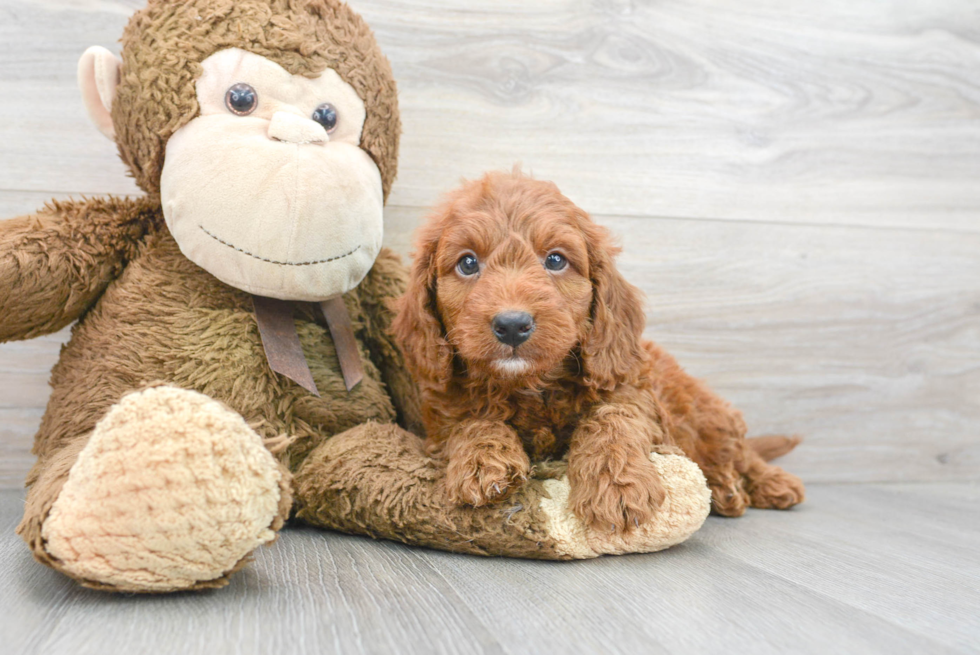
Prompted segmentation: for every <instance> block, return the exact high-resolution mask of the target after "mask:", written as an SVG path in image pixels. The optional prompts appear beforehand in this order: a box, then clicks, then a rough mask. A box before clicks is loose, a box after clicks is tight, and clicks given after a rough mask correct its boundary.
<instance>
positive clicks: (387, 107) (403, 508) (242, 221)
mask: <svg viewBox="0 0 980 655" xmlns="http://www.w3.org/2000/svg"><path fill="white" fill-rule="evenodd" d="M79 81H80V85H81V90H82V96H83V99H84V102H85V105H86V108H87V109H88V111H89V114H90V116H91V118H92V120H93V121H94V123H95V124H96V126H97V127H98V128H99V129H100V130H101V131H102V132H103V133H104V134H105V135H106V136H108V137H109V138H111V139H113V140H114V141H115V143H116V144H117V147H118V150H119V154H120V156H121V157H122V159H123V161H124V162H125V163H126V165H127V166H128V168H129V171H130V173H131V174H132V175H133V177H134V178H135V180H136V182H137V184H138V185H139V186H140V187H141V188H142V189H143V191H145V193H146V195H145V196H144V197H140V198H137V199H128V198H115V197H108V198H92V199H84V200H78V201H74V200H73V201H67V202H51V203H49V204H48V205H47V206H45V207H44V208H43V209H41V210H40V211H38V212H37V213H35V214H33V215H29V216H24V217H21V218H16V219H11V220H7V221H3V222H0V341H8V340H14V339H29V338H33V337H36V336H39V335H42V334H46V333H50V332H54V331H57V330H59V329H61V328H63V327H64V326H66V325H68V324H70V323H72V322H73V321H77V323H75V325H74V327H73V329H72V335H71V340H70V341H69V343H68V344H67V345H66V346H65V347H64V349H63V350H62V353H61V357H60V360H59V361H58V363H57V365H56V366H55V368H54V370H53V372H52V375H51V386H52V393H51V399H50V402H49V404H48V407H47V411H46V412H45V414H44V417H43V419H42V421H41V426H40V429H39V430H38V433H37V436H36V438H35V444H34V454H35V455H36V456H37V463H36V465H35V466H34V467H33V469H32V470H31V472H30V474H29V476H28V479H27V486H28V492H27V498H26V503H25V510H24V517H23V520H22V522H21V524H20V525H19V527H18V532H19V533H20V534H21V536H22V537H23V538H24V540H25V541H26V542H27V544H28V545H29V547H30V549H31V551H32V552H33V554H34V556H35V558H36V559H37V560H39V561H40V562H42V563H44V564H47V565H49V566H51V567H53V568H55V569H57V570H59V571H61V572H62V573H64V574H66V575H68V576H71V577H72V578H74V579H75V580H77V581H78V582H80V583H81V584H83V585H86V586H89V587H95V588H99V589H106V590H115V591H127V592H167V591H174V590H182V589H200V588H207V587H217V586H222V585H224V584H227V580H228V577H229V576H230V575H231V574H233V573H234V572H235V571H236V570H238V569H240V568H241V567H242V566H244V564H245V562H246V561H247V560H248V557H249V554H250V553H251V552H252V551H253V550H254V549H255V548H256V547H258V546H259V545H261V544H267V543H270V542H271V541H273V540H274V539H275V538H276V536H277V532H278V531H279V529H280V528H281V527H282V526H283V524H284V522H285V521H287V520H288V519H290V518H294V519H295V520H299V521H304V522H307V523H310V524H313V525H318V526H322V527H327V528H333V529H339V530H344V531H348V532H355V533H361V534H368V535H371V536H375V537H383V538H389V539H397V540H401V541H404V542H408V543H412V544H419V545H426V546H431V547H437V548H442V549H447V550H455V551H461V552H469V553H476V554H484V555H488V554H496V555H509V556H515V557H532V558H547V559H573V558H582V557H595V556H596V555H599V554H602V553H611V552H629V551H638V550H648V551H649V550H658V549H660V548H665V547H667V546H669V545H672V544H675V543H678V542H680V541H683V540H684V539H685V538H687V536H689V535H690V534H691V533H693V532H694V531H695V530H696V529H697V528H698V527H700V525H701V523H702V522H703V520H704V517H705V515H706V514H707V511H708V500H707V489H706V487H705V485H704V479H703V477H701V474H700V471H699V470H698V469H697V467H696V466H695V465H694V464H693V463H691V462H690V461H689V460H686V459H685V458H683V457H680V456H678V455H675V454H664V455H661V456H656V455H655V456H654V457H656V458H657V462H658V466H659V467H661V469H662V472H661V477H662V478H663V479H664V480H665V484H666V485H667V487H668V493H669V495H670V498H669V499H668V502H667V503H665V505H664V508H663V509H662V510H661V512H660V515H659V517H658V519H657V520H655V521H653V522H651V524H650V525H649V526H646V527H645V529H644V530H643V531H640V532H637V533H634V534H632V535H627V536H625V537H624V536H622V535H620V536H615V537H613V536H609V535H600V534H593V533H591V532H590V531H588V530H586V529H585V528H584V527H583V526H582V525H581V524H580V523H578V522H577V519H576V518H575V517H574V516H573V515H572V514H571V513H570V512H569V511H568V509H567V489H568V485H567V480H566V479H565V478H564V477H563V471H562V470H561V466H560V465H556V466H552V467H550V468H548V467H545V469H547V470H545V469H543V470H542V471H541V472H539V477H540V478H541V479H538V480H535V481H532V483H530V484H528V485H525V488H524V489H523V490H522V491H521V493H519V494H517V495H516V496H514V498H513V499H512V502H510V503H508V504H507V505H506V506H505V507H490V508H466V507H463V508H457V507H455V506H453V505H452V504H451V503H449V502H448V501H447V500H446V497H445V489H444V485H443V484H442V475H443V474H442V473H441V472H440V467H438V466H435V465H433V463H432V462H430V461H429V460H428V459H427V458H426V457H425V455H424V453H423V450H422V446H421V441H420V439H419V438H418V437H417V436H416V434H419V433H420V432H419V430H420V427H419V425H420V421H419V407H418V399H417V391H416V388H415V386H414V384H413V383H412V381H411V379H410V377H409V376H408V374H407V373H406V369H405V365H404V362H403V360H402V357H401V355H400V353H399V351H398V349H397V348H396V347H395V345H394V343H393V341H392V338H391V337H390V335H389V326H390V323H391V320H392V315H391V310H390V309H389V307H388V301H389V300H391V299H393V298H395V297H396V296H398V295H399V294H401V293H402V291H403V290H404V287H405V272H404V270H403V268H402V266H401V264H400V263H399V261H398V259H397V257H396V256H395V255H393V254H392V253H390V252H388V251H387V250H386V249H384V248H382V246H381V241H382V227H383V221H382V218H383V206H384V202H385V200H386V198H387V196H388V192H389V190H390V189H391V184H392V181H393V180H394V177H395V173H396V167H397V155H398V138H399V131H400V123H399V115H398V106H397V95H396V89H395V84H394V81H393V79H392V75H391V69H390V67H389V64H388V62H387V60H386V59H385V58H384V56H383V55H382V54H381V52H380V50H379V49H378V47H377V44H376V42H375V40H374V37H373V35H372V33H371V31H370V30H369V28H368V26H367V25H366V24H365V23H364V21H363V20H362V19H361V18H360V17H359V16H358V15H356V14H355V13H353V12H352V11H351V10H350V9H349V8H348V7H347V6H346V5H345V4H343V3H341V2H338V1H337V0H189V1H187V2H167V1H163V0H151V1H150V3H149V5H148V6H147V7H146V8H145V9H143V10H141V11H139V12H138V13H136V14H135V15H134V16H133V17H132V19H131V20H130V22H129V24H128V26H127V27H126V29H125V31H124V33H123V37H122V56H121V60H119V59H117V58H116V57H115V56H113V55H112V54H111V53H109V52H108V51H107V50H105V49H103V48H99V47H93V48H90V49H89V50H88V51H86V53H85V54H84V55H83V56H82V58H81V61H80V62H79ZM413 430H414V431H415V433H416V434H413V433H412V432H411V431H413Z"/></svg>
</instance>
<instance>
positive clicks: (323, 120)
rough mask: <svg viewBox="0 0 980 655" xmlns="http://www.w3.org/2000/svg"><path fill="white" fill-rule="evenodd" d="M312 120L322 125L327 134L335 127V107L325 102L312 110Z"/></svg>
mask: <svg viewBox="0 0 980 655" xmlns="http://www.w3.org/2000/svg"><path fill="white" fill-rule="evenodd" d="M313 120H315V121H316V122H317V123H319V124H320V125H322V126H323V129H325V130H326V131H327V133H328V134H329V133H330V132H333V131H334V130H336V129H337V108H336V107H334V106H333V105H331V104H330V103H329V102H325V103H323V104H322V105H320V106H319V107H317V108H316V109H314V110H313Z"/></svg>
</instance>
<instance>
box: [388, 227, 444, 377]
mask: <svg viewBox="0 0 980 655" xmlns="http://www.w3.org/2000/svg"><path fill="white" fill-rule="evenodd" d="M436 223H441V221H432V222H430V223H429V225H428V226H426V227H425V228H423V229H422V232H421V233H420V234H419V238H418V240H417V241H416V252H415V259H414V261H413V263H412V270H411V271H410V273H409V277H408V287H407V289H406V290H405V295H403V296H402V297H401V298H399V299H398V300H397V301H396V302H395V305H394V307H395V310H396V312H397V314H396V316H395V320H394V321H392V326H391V331H392V334H393V336H394V337H395V341H396V342H397V343H398V346H399V347H400V348H401V349H402V353H403V354H404V355H405V363H406V365H407V366H408V369H409V372H411V373H412V375H414V376H415V377H416V378H418V379H427V380H429V381H431V382H443V383H444V382H445V381H448V380H449V378H450V377H451V376H452V356H453V350H452V346H450V345H449V342H448V341H446V338H445V335H444V334H443V329H442V321H440V320H439V316H438V313H437V311H436V293H435V291H436V290H435V284H436V248H437V247H438V245H439V236H440V234H441V232H442V231H441V229H438V228H437V226H436Z"/></svg>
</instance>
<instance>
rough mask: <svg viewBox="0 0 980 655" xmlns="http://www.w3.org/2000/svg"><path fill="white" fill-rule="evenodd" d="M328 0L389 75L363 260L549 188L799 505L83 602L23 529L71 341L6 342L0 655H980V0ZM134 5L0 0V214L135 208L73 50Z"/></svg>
mask: <svg viewBox="0 0 980 655" xmlns="http://www.w3.org/2000/svg"><path fill="white" fill-rule="evenodd" d="M350 2H351V4H352V5H353V7H354V8H355V9H356V10H358V11H359V12H361V13H362V14H363V15H364V17H365V18H366V19H367V20H368V22H369V23H370V24H371V25H372V27H373V28H374V30H375V32H376V34H377V36H378V40H379V42H380V43H381V46H382V49H383V50H384V51H385V52H386V54H387V56H388V57H389V59H390V61H391V64H392V68H393V70H394V74H395V77H396V79H397V81H398V84H399V97H400V103H401V111H402V117H403V123H404V136H403V139H402V143H401V159H400V171H399V176H398V179H397V181H396V183H395V185H394V187H393V189H392V194H391V197H390V199H389V203H388V207H387V208H386V212H385V219H386V226H385V229H386V234H385V240H386V243H387V244H388V245H390V246H391V247H393V248H395V249H396V250H398V251H399V252H401V253H403V254H407V253H408V252H409V250H410V248H409V243H410V239H411V234H412V231H413V230H414V228H415V226H416V225H417V224H418V221H419V220H420V219H421V217H423V216H424V214H425V212H426V210H427V208H428V207H429V206H431V205H432V203H433V202H434V201H435V200H436V199H437V198H438V196H439V194H440V193H442V192H444V191H446V190H448V189H449V188H451V187H453V186H454V185H455V184H457V182H458V180H459V178H460V177H461V176H466V177H470V178H472V177H474V176H477V175H479V174H480V173H481V172H483V171H485V170H488V169H502V168H504V169H509V168H510V167H511V166H512V165H513V164H514V162H518V161H520V162H523V165H524V167H525V169H526V170H529V171H532V172H533V173H534V174H535V176H537V177H540V178H544V179H552V180H554V181H556V182H557V183H558V185H559V186H560V187H561V188H562V190H563V191H564V192H565V193H566V194H567V195H569V196H570V197H571V198H572V199H573V200H574V201H576V202H577V203H579V204H580V205H581V206H582V207H583V208H585V209H586V210H587V211H589V212H590V213H591V214H592V215H593V216H594V217H595V218H596V220H598V221H600V222H601V223H603V224H605V225H607V226H609V227H610V228H611V229H612V230H613V231H614V232H615V233H616V234H618V235H619V236H620V237H621V239H622V241H623V244H624V253H623V255H622V257H621V260H620V265H621V268H622V270H623V271H624V273H625V274H626V276H627V277H628V278H629V279H630V280H631V281H632V282H634V283H635V284H637V285H638V286H640V287H641V288H642V289H643V291H644V292H645V293H646V294H647V297H648V301H649V303H648V304H649V310H648V325H647V335H648V336H649V337H651V338H653V339H655V340H657V341H659V342H660V343H662V344H664V345H665V346H666V347H667V348H668V349H669V350H671V351H672V352H673V353H674V354H675V355H676V356H677V357H678V359H679V360H680V361H681V363H682V364H683V365H684V366H685V367H687V368H688V370H690V371H691V372H693V373H694V374H695V375H697V376H699V377H703V378H705V379H706V380H708V382H709V383H711V384H712V385H713V386H714V387H715V388H716V389H717V390H719V391H720V392H721V393H722V394H723V395H724V396H726V397H727V398H729V399H731V400H732V401H733V402H734V403H735V404H736V405H738V406H739V407H741V408H742V409H743V410H744V412H745V415H746V418H747V420H748V423H749V425H750V429H751V430H752V431H753V432H755V433H765V432H784V433H800V434H802V435H804V436H805V438H806V439H805V441H804V443H803V445H802V446H801V447H800V448H799V449H797V451H796V452H794V453H792V454H791V455H789V456H788V457H786V458H784V460H783V461H782V462H781V463H782V464H783V465H785V466H786V467H787V468H788V469H790V470H792V471H793V472H795V473H797V474H799V475H801V476H802V477H803V479H804V480H805V481H806V482H807V483H808V485H809V488H810V497H809V500H808V502H807V503H806V504H805V505H804V506H803V507H801V508H799V509H798V510H797V511H793V512H790V513H765V512H752V513H750V515H749V516H748V517H747V518H745V519H740V520H737V521H727V520H720V519H714V518H712V519H709V521H708V523H707V525H706V526H705V528H704V529H703V530H702V531H700V532H699V533H697V534H696V535H695V536H694V538H692V540H691V541H690V542H688V543H687V544H685V545H683V546H681V547H679V548H676V549H673V550H670V551H667V552H665V553H660V554H656V555H650V556H635V557H622V558H608V559H602V560H598V561H591V562H581V563H575V564H543V563H531V562H517V561H502V560H482V559H474V558H471V557H463V556H457V555H452V554H446V553H438V552H432V551H426V550H419V549H411V548H406V547H403V546H399V545H393V544H387V543H373V542H370V541H366V540H364V539H358V538H351V537H346V536H342V535H337V534H327V533H322V532H316V531H312V530H305V529H291V530H288V531H287V532H286V533H285V534H284V535H283V536H282V539H281V540H280V541H279V542H278V543H277V544H276V545H275V546H274V547H272V548H270V549H265V550H262V551H261V552H260V553H259V555H258V558H257V561H256V562H255V564H254V565H253V566H252V567H251V568H250V569H248V570H247V571H245V572H244V573H243V574H241V575H239V576H238V577H236V578H235V579H234V581H233V583H232V585H231V587H230V588H228V589H225V590H222V591H217V592H213V593H206V594H198V595H178V596H172V597H159V598H128V597H118V596H107V595H102V594H98V593H94V592H89V591H86V590H83V589H81V588H79V587H76V586H74V585H73V584H71V583H70V582H68V581H67V580H66V579H64V578H62V577H60V576H59V575H58V574H56V573H54V572H52V571H50V570H47V569H45V568H43V567H41V566H40V565H36V564H34V563H33V562H32V561H31V560H30V558H29V555H28V553H27V550H26V548H25V547H24V545H23V544H22V543H21V542H20V541H19V539H18V538H17V537H16V536H15V535H14V534H13V532H12V530H13V525H14V524H15V523H16V521H17V520H18V518H19V515H20V509H19V505H20V499H21V498H22V495H21V494H22V492H21V491H19V487H20V486H21V485H22V483H23V479H24V476H25V474H26V471H27V469H28V468H29V467H30V465H31V463H32V457H31V455H30V453H29V449H30V444H31V440H32V437H33V434H34V432H35V430H36V429H37V426H38V423H39V421H40V418H41V415H42V413H43V411H44V406H45V404H46V403H47V399H48V395H49V389H48V386H47V379H48V374H49V371H50V370H51V367H52V366H53V364H54V362H55V361H56V359H57V356H58V349H59V347H60V345H61V344H62V343H64V341H65V340H66V339H67V338H68V331H67V330H66V331H63V332H61V333H59V334H55V335H50V336H46V337H42V338H40V339H36V340H33V341H29V342H24V343H10V344H0V654H2V655H6V654H7V653H10V654H11V655H14V654H19V653H45V654H48V653H54V654H60V653H69V654H71V655H80V654H82V653H116V652H120V653H126V654H127V655H130V654H136V653H143V652H146V653H154V654H156V653H161V652H175V653H208V654H209V655H210V654H218V653H224V652H229V653H252V652H255V653H303V652H311V653H313V652H315V653H318V654H319V653H330V652H354V653H359V652H370V653H386V652H420V653H430V652H435V653H452V652H460V653H474V652H475V653H480V652H488V653H489V652H493V653H498V652H513V653H524V652H542V653H552V652H555V653H561V652H597V653H619V652H623V653H627V652H629V653H647V652H651V653H656V652H674V653H702V652H703V653H713V652H717V653H725V655H731V654H733V653H742V652H751V653H766V652H773V653H785V652H803V653H810V652H812V653H828V652H834V653H837V652H841V653H867V652H881V653H905V652H908V653H941V652H980V623H978V621H980V619H978V616H980V578H978V575H980V564H978V562H980V555H978V553H980V537H978V533H980V516H978V512H977V509H976V508H977V507H978V505H980V503H978V501H980V490H978V487H977V484H978V481H980V431H978V426H980V182H978V181H980V6H978V4H977V2H976V0H902V1H901V2H887V3H884V2H855V1H854V0H823V1H821V2H813V1H812V0H783V1H780V2H772V1H771V0H739V1H738V2H734V1H732V0H658V1H656V2H654V1H652V0H535V1H533V2H529V1H527V0H493V2H482V3H476V2H472V1H471V0H350ZM143 4H144V0H0V99H2V101H0V219H3V218H6V217H10V216H15V215H18V214H24V213H28V212H31V211H33V210H35V209H36V208H37V207H39V206H40V205H42V204H43V203H44V202H45V201H47V200H48V199H49V198H52V197H56V198H66V197H79V196H81V195H88V196H92V195H102V194H109V193H113V194H137V193H139V190H138V189H137V188H136V187H135V186H134V184H133V182H132V180H131V179H130V178H128V177H127V176H126V174H125V170H124V168H123V165H122V164H121V163H120V162H119V160H118V157H117V156H116V152H115V147H114V145H113V144H111V143H110V142H108V141H106V140H105V139H104V138H103V137H102V136H101V135H100V134H99V133H98V132H97V131H96V130H95V128H94V127H92V126H91V125H90V124H89V123H88V120H87V118H86V116H85V112H84V109H83V107H82V104H81V101H80V99H79V93H78V90H77V89H76V86H75V62H76V61H77V58H78V56H79V55H80V54H81V52H82V51H83V50H84V49H85V48H86V47H87V46H89V45H94V44H98V45H103V46H105V47H108V48H111V49H117V48H118V43H117V41H118V38H119V36H120V34H121V31H122V27H123V25H124V24H125V22H126V20H127V18H128V16H129V15H130V14H131V13H132V12H133V11H134V10H135V9H137V8H139V7H140V6H142V5H143ZM0 320H2V316H0ZM4 490H6V491H4Z"/></svg>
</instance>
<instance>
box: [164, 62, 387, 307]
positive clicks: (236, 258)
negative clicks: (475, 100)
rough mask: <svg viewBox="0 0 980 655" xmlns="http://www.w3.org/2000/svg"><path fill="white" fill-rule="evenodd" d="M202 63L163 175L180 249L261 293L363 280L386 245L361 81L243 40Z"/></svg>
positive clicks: (301, 294)
mask: <svg viewBox="0 0 980 655" xmlns="http://www.w3.org/2000/svg"><path fill="white" fill-rule="evenodd" d="M201 65H202V67H203V73H202V74H201V76H200V77H199V78H198V80H197V84H196V90H197V100H198V103H199V105H200V115H198V116H197V117H196V118H194V119H193V120H191V121H190V122H189V123H187V124H186V125H184V126H183V127H181V128H180V129H178V130H177V131H176V132H174V133H173V135H172V136H171V137H170V140H169V141H168V143H167V148H166V159H165V163H164V167H163V172H162V176H161V181H160V197H161V202H162V205H163V213H164V217H165V219H166V222H167V226H168V227H169V228H170V231H171V233H172V234H173V236H174V239H175V240H176V241H177V244H178V245H179V246H180V249H181V252H183V253H184V255H185V256H187V258H188V259H190V260H191V261H193V262H194V263H195V264H197V265H198V266H200V267H202V268H203V269H205V270H206V271H208V272H209V273H211V274H212V275H214V276H215V277H217V278H218V279H219V280H221V281H223V282H225V283H227V284H230V285H231V286H234V287H236V288H239V289H242V290H244V291H248V292H250V293H255V294H258V295H262V296H270V297H274V298H280V299H283V300H309V301H318V300H324V299H326V298H329V297H331V296H335V295H338V294H341V293H344V292H346V291H348V290H350V289H352V288H353V287H355V286H357V284H358V283H359V282H360V281H361V280H362V279H363V277H364V276H365V275H366V274H367V272H368V270H370V268H371V266H372V264H373V263H374V260H375V258H376V257H377V255H378V251H379V250H380V248H381V237H382V216H383V206H384V198H383V193H382V183H381V174H380V172H379V170H378V167H377V165H375V163H374V161H373V160H372V159H371V157H370V156H369V155H368V154H367V153H366V152H364V150H362V149H361V148H360V146H359V144H360V140H361V130H362V128H363V126H364V120H365V115H366V112H365V107H364V103H363V102H362V101H361V99H360V98H359V97H358V95H357V93H356V92H355V90H354V89H353V87H351V86H350V85H349V84H347V83H346V82H344V81H343V80H342V79H341V78H340V76H339V75H338V74H337V73H336V72H335V71H333V70H331V69H327V70H325V71H324V72H323V73H322V74H321V75H320V76H319V77H317V78H313V79H310V78H306V77H302V76H299V75H290V74H289V73H288V72H287V71H286V70H285V69H283V68H282V67H281V66H279V65H278V64H276V63H273V62H272V61H270V60H268V59H266V58H264V57H261V56H259V55H256V54H253V53H249V52H246V51H244V50H240V49H237V48H231V49H226V50H221V51H219V52H217V53H215V54H213V55H211V56H210V57H208V58H207V59H205V60H204V61H203V62H202V64H201Z"/></svg>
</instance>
